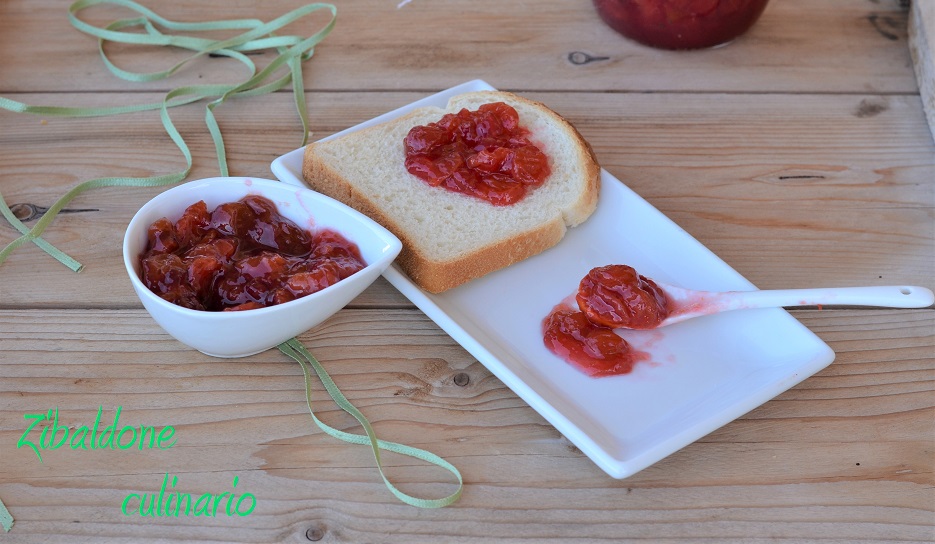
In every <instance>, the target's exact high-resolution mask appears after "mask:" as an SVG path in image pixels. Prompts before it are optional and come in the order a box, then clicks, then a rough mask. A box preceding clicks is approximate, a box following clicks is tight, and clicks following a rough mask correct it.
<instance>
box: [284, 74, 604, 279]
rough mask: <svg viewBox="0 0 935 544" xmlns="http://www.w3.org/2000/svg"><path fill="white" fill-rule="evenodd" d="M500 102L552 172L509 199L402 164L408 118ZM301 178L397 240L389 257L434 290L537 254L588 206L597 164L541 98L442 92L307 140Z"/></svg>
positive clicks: (426, 119)
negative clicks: (475, 192)
mask: <svg viewBox="0 0 935 544" xmlns="http://www.w3.org/2000/svg"><path fill="white" fill-rule="evenodd" d="M490 102H505V103H507V104H509V105H511V106H513V108H515V109H516V111H517V112H518V113H519V120H520V126H522V127H524V128H526V129H527V130H529V131H530V132H531V134H530V136H529V139H530V140H531V141H532V142H533V143H534V144H536V145H537V146H538V147H539V148H540V149H541V150H542V151H543V152H544V153H545V155H546V156H547V157H549V165H550V167H551V170H552V173H551V175H550V176H549V177H548V178H546V180H545V182H544V183H543V184H542V185H541V186H539V187H537V188H535V189H533V190H532V191H530V192H529V193H528V194H527V195H526V196H525V197H524V198H523V199H522V200H520V201H519V202H517V203H515V204H512V205H509V206H494V205H492V204H490V203H489V202H487V201H484V200H481V199H478V198H475V197H471V196H467V195H462V194H459V193H455V192H452V191H448V190H447V189H444V188H443V187H431V186H429V185H428V184H427V183H425V182H424V181H422V180H420V179H419V178H417V177H415V176H413V175H412V174H410V173H409V172H408V171H407V170H406V167H405V165H404V161H405V149H404V144H403V140H404V138H405V137H406V135H407V134H408V133H409V130H410V129H411V128H412V127H414V126H417V125H427V124H429V123H433V122H436V121H438V120H439V119H441V117H442V115H444V114H446V113H456V112H458V111H460V110H461V109H462V108H467V109H468V110H476V109H477V108H478V107H480V106H481V105H482V104H486V103H490ZM302 173H303V176H304V178H305V182H306V183H307V184H308V185H309V186H310V187H311V188H312V189H314V190H316V191H318V192H321V193H324V194H326V195H328V196H331V197H332V198H335V199H337V200H340V201H341V202H344V203H345V204H347V205H349V206H351V207H353V208H355V209H357V210H359V211H360V212H362V213H364V214H366V215H368V216H370V217H371V218H373V219H374V220H375V221H377V222H378V223H380V224H382V225H383V226H385V227H386V228H387V229H389V230H390V231H391V232H393V234H395V235H396V236H397V237H398V238H399V239H400V240H402V242H403V250H402V252H401V253H400V255H399V257H398V258H397V261H396V262H397V263H398V264H399V265H400V267H401V268H402V269H403V271H405V272H406V274H408V275H409V277H410V278H411V279H412V280H413V281H414V282H415V283H416V284H417V285H418V286H419V287H421V288H422V289H424V290H426V291H429V292H432V293H439V292H442V291H445V290H447V289H450V288H452V287H456V286H458V285H461V284H462V283H464V282H467V281H470V280H472V279H475V278H478V277H480V276H483V275H485V274H487V273H489V272H493V271H494V270H498V269H500V268H503V267H506V266H509V265H511V264H513V263H516V262H518V261H521V260H523V259H526V258H528V257H531V256H533V255H536V254H538V253H541V252H542V251H544V250H546V249H548V248H550V247H552V246H554V245H555V244H557V243H558V242H559V241H560V240H561V239H562V237H563V236H564V235H565V230H566V227H573V226H575V225H578V224H579V223H581V222H583V221H584V220H585V219H587V218H588V217H589V216H590V215H591V213H592V212H593V211H594V209H595V207H596V206H597V197H598V193H599V192H600V166H598V164H597V161H596V159H595V157H594V152H593V151H592V149H591V146H590V145H589V144H588V143H587V142H586V141H585V140H584V138H582V137H581V135H580V134H579V133H578V131H577V130H575V128H574V127H573V126H572V125H571V124H570V123H568V122H567V121H566V120H565V119H563V118H562V117H561V116H559V115H558V114H557V113H555V112H553V111H552V110H550V109H549V108H547V107H546V106H544V105H543V104H541V103H539V102H534V101H531V100H528V99H525V98H522V97H520V96H517V95H514V94H511V93H507V92H500V91H479V92H472V93H466V94H462V95H458V96H455V97H453V98H451V100H450V101H449V102H448V107H447V108H445V109H444V110H442V109H441V108H436V107H431V108H420V109H418V110H415V111H413V112H411V113H410V114H408V115H405V116H403V117H400V118H398V119H395V120H393V121H390V122H387V123H384V124H381V125H377V126H373V127H370V128H366V129H363V130H359V131H355V132H352V133H350V134H347V135H345V136H343V137H340V138H336V139H332V140H328V141H325V142H316V143H313V144H309V145H308V147H306V149H305V158H304V163H303V172H302Z"/></svg>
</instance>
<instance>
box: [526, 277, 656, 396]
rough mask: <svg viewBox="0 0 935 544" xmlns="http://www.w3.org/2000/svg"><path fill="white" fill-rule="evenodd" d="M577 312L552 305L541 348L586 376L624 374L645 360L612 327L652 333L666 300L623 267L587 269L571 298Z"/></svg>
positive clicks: (544, 321)
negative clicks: (575, 303) (576, 304)
mask: <svg viewBox="0 0 935 544" xmlns="http://www.w3.org/2000/svg"><path fill="white" fill-rule="evenodd" d="M575 299H576V301H577V303H578V309H577V310H576V309H574V308H570V307H568V306H564V305H559V306H556V307H555V308H554V309H553V310H552V312H551V313H550V314H549V315H548V316H547V317H546V318H545V319H544V320H543V322H542V329H543V341H544V342H545V346H546V347H547V348H548V349H549V351H551V352H552V353H554V354H555V355H558V356H559V357H561V358H562V359H563V360H564V361H566V362H568V363H569V364H571V365H573V366H575V367H576V368H578V369H579V370H581V371H582V372H584V373H585V374H587V375H588V376H593V377H603V376H616V375H619V374H627V373H629V372H630V371H631V370H633V365H635V364H636V363H637V362H639V361H643V360H646V359H648V355H647V354H646V353H643V352H639V351H635V350H633V349H632V348H631V346H630V344H629V343H628V342H627V341H626V340H624V339H623V338H621V337H620V336H618V335H617V334H616V333H615V332H614V330H613V329H614V328H617V327H626V328H630V329H652V328H655V327H656V326H657V325H659V323H661V322H662V320H663V319H665V318H666V316H667V315H668V306H669V302H668V297H666V295H665V292H664V291H663V290H662V289H660V288H659V286H658V285H656V284H655V283H654V282H653V281H652V280H650V279H649V278H646V277H643V276H641V275H639V274H637V273H636V270H634V269H633V268H631V267H629V266H626V265H609V266H602V267H598V268H594V269H592V270H591V271H590V272H588V274H587V275H586V276H585V277H584V279H582V280H581V283H580V285H579V287H578V294H577V295H576V297H575Z"/></svg>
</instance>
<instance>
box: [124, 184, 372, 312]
mask: <svg viewBox="0 0 935 544" xmlns="http://www.w3.org/2000/svg"><path fill="white" fill-rule="evenodd" d="M147 236H148V243H147V246H146V251H145V252H144V253H143V254H142V255H141V256H140V265H141V266H140V269H141V274H140V275H141V278H142V280H143V283H144V284H145V285H146V287H148V288H149V289H150V290H151V291H152V292H154V293H156V294H157V295H159V296H160V297H162V298H163V299H165V300H168V301H169V302H172V303H174V304H178V305H179V306H183V307H185V308H190V309H193V310H207V311H235V310H251V309H255V308H264V307H267V306H273V305H276V304H282V303H284V302H289V301H291V300H295V299H297V298H300V297H303V296H306V295H310V294H312V293H314V292H316V291H320V290H322V289H324V288H325V287H328V286H330V285H334V284H335V283H337V282H339V281H341V280H342V279H344V278H347V277H348V276H350V275H352V274H354V273H355V272H357V271H359V270H361V269H363V268H364V267H365V266H366V265H365V264H364V262H363V259H362V258H361V256H360V251H359V250H358V249H357V246H356V245H355V244H353V243H352V242H350V241H348V240H347V239H346V238H344V237H343V236H341V235H340V234H338V233H337V232H334V231H331V230H327V229H323V230H320V231H318V232H310V231H306V230H303V229H302V228H301V227H299V226H298V225H296V224H295V223H293V222H292V221H290V220H288V219H286V218H284V217H282V216H281V215H280V214H279V212H278V210H277V209H276V205H275V204H274V203H273V202H272V201H270V200H269V199H267V198H264V197H262V196H257V195H249V196H246V197H244V198H242V199H241V200H239V201H237V202H228V203H226V204H221V205H219V206H218V207H216V208H215V209H214V210H213V211H211V212H209V211H208V208H207V205H206V204H205V202H204V201H199V202H196V203H195V204H192V205H191V206H189V207H188V209H186V210H185V213H183V214H182V217H180V218H179V220H178V221H176V222H175V223H172V222H171V221H169V220H168V219H167V218H162V219H158V220H156V221H155V222H154V223H153V224H152V225H151V226H150V227H149V230H148V231H147Z"/></svg>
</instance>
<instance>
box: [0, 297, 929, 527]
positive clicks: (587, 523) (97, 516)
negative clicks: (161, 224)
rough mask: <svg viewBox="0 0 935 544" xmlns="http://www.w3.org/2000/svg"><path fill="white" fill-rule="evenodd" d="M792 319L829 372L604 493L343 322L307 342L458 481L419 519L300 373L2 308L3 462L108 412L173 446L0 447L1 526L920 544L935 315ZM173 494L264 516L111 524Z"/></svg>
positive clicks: (366, 328) (444, 352)
mask: <svg viewBox="0 0 935 544" xmlns="http://www.w3.org/2000/svg"><path fill="white" fill-rule="evenodd" d="M796 316H797V317H798V318H799V319H801V320H802V321H803V323H804V324H805V325H806V326H808V327H809V328H811V329H812V330H814V331H816V333H818V334H819V336H821V337H822V339H824V340H825V341H827V342H828V343H829V344H830V345H831V346H832V348H833V349H835V351H837V353H838V356H837V360H836V362H835V363H834V364H832V365H831V366H830V367H828V368H827V369H826V370H825V371H823V372H820V373H819V374H818V375H816V376H814V377H812V378H811V379H809V380H806V381H805V382H803V383H802V384H800V385H799V386H797V387H795V388H793V389H791V390H789V391H787V392H786V393H784V394H781V395H780V396H779V397H777V398H776V399H774V400H772V401H770V402H768V403H766V404H765V405H763V406H761V407H759V408H757V409H756V410H754V411H752V412H750V413H749V414H747V415H746V416H744V417H742V418H740V419H738V420H737V421H735V422H733V423H730V424H728V425H727V426H725V427H723V428H721V429H719V430H717V431H715V432H714V433H712V434H710V435H708V436H707V437H705V438H703V439H702V440H699V441H698V442H696V443H695V444H692V445H691V446H688V447H687V448H685V449H683V450H681V451H680V452H678V453H676V454H674V455H672V456H670V457H669V458H667V459H665V460H663V461H661V462H660V463H658V464H656V465H654V466H652V467H650V468H648V469H646V470H644V471H642V472H640V473H638V474H636V475H635V476H633V477H631V478H629V479H627V480H623V481H614V480H609V479H608V478H607V477H606V475H604V474H603V473H601V472H600V471H599V470H598V469H597V468H596V467H595V466H594V465H593V464H592V463H591V462H590V461H589V460H588V459H587V458H586V457H584V456H583V455H582V454H581V453H580V452H578V451H577V449H576V448H574V447H573V446H572V445H571V444H570V443H569V442H568V441H567V440H565V439H564V438H563V437H562V436H561V435H560V434H558V433H557V432H556V431H555V430H554V429H553V428H552V427H551V426H550V425H548V424H547V423H546V422H545V421H544V420H542V419H541V418H540V417H539V416H538V415H537V414H536V413H535V412H534V411H533V410H532V409H531V408H529V407H528V406H526V405H525V403H523V402H522V401H520V400H519V399H517V398H516V397H515V395H513V393H512V392H511V391H510V390H509V389H507V388H506V387H505V386H504V385H503V384H502V383H501V382H500V381H499V380H497V379H496V378H495V377H493V376H492V375H491V374H490V373H489V372H488V371H487V370H486V369H485V368H483V367H482V366H481V365H480V364H478V363H477V362H476V361H475V360H474V359H473V358H472V357H470V356H469V355H468V354H467V353H466V352H464V351H463V350H462V349H461V348H460V347H459V346H457V345H456V344H454V342H453V341H452V340H451V339H450V338H449V337H448V336H447V335H446V334H444V333H443V332H442V331H440V330H439V329H438V328H437V327H436V326H435V325H434V324H433V323H432V322H431V321H429V320H428V319H427V318H425V316H423V315H422V314H421V313H420V312H418V311H415V310H345V311H343V312H341V313H339V314H338V315H336V316H335V317H333V318H332V319H330V320H329V321H327V322H326V323H324V324H323V325H321V326H320V327H317V328H316V329H313V330H312V331H309V332H308V333H306V334H305V335H303V336H302V337H301V340H302V341H303V342H304V343H305V344H306V345H308V346H309V348H310V349H311V350H312V351H313V352H314V353H315V354H316V355H317V357H319V359H320V360H321V361H322V362H323V364H324V365H325V366H326V368H327V369H328V370H329V372H330V373H331V374H332V376H333V377H334V379H335V381H336V382H337V383H338V385H339V386H340V387H341V389H342V390H343V391H344V392H345V394H346V395H347V396H348V398H349V399H350V400H351V401H352V402H353V403H354V404H355V405H357V406H358V407H359V408H360V409H361V410H362V411H363V412H364V413H365V414H366V415H367V416H368V417H369V418H370V419H371V421H372V422H373V424H374V427H375V429H376V430H377V433H378V434H379V435H380V436H381V437H383V438H386V439H390V440H397V441H401V442H404V443H408V444H411V445H416V446H418V447H422V448H426V449H428V450H430V451H433V452H435V453H437V454H439V455H442V456H443V457H445V458H447V459H449V460H450V461H452V462H453V463H455V464H456V465H457V466H458V467H459V469H460V470H461V472H462V474H463V475H464V477H465V480H466V481H467V482H468V486H467V488H466V490H465V493H464V496H463V498H462V499H461V501H460V502H459V503H458V505H457V507H454V508H450V509H446V510H443V511H428V512H419V511H416V510H413V509H411V508H409V507H406V506H403V505H401V504H399V503H397V502H396V501H395V499H394V498H393V497H392V496H390V495H389V493H388V492H387V491H386V490H385V489H384V488H383V485H382V483H381V482H380V481H379V477H378V475H377V473H376V470H375V469H374V468H373V460H372V457H371V455H370V453H369V450H368V449H366V448H359V447H355V446H350V445H347V444H344V443H342V442H338V441H336V440H334V439H332V438H330V437H328V436H327V435H324V433H322V432H320V431H319V430H318V429H317V428H315V427H314V425H312V422H311V421H310V419H309V416H308V414H307V413H305V412H304V411H303V408H304V401H303V393H302V379H301V372H300V370H299V369H298V367H297V366H296V365H295V364H294V363H293V362H291V361H289V360H288V359H286V358H285V357H284V356H282V355H281V354H279V353H278V352H276V351H275V350H272V351H268V352H265V353H262V354H259V355H256V356H253V357H249V358H245V359H238V360H218V359H212V358H210V357H206V356H204V355H201V354H199V353H197V352H194V351H192V350H189V349H186V348H185V347H184V346H181V345H180V344H178V343H177V342H175V341H174V340H172V339H170V338H169V337H167V336H166V335H165V334H163V333H162V332H161V331H160V330H159V329H158V327H156V326H155V324H153V323H152V322H151V320H150V319H149V317H148V316H147V315H146V314H145V313H144V312H143V311H137V310H121V311H115V310H106V311H97V310H91V311H74V310H44V311H37V310H22V311H13V310H6V311H2V312H0V331H2V332H0V343H2V344H3V345H4V348H5V349H4V357H3V358H2V362H0V373H2V375H3V376H4V377H5V378H4V380H3V381H2V383H0V399H2V403H0V407H2V408H0V442H2V443H4V444H14V443H15V442H16V440H17V439H18V438H19V436H20V435H21V433H22V430H23V419H22V417H23V414H24V413H35V412H41V411H44V410H47V409H48V408H51V407H53V406H55V407H58V408H59V410H60V413H61V417H62V422H63V423H64V424H67V425H82V424H89V423H91V422H92V421H93V419H94V417H95V411H96V408H97V406H98V405H100V404H101V403H103V410H104V412H105V414H106V413H108V412H109V413H110V415H111V417H112V416H113V410H114V408H115V407H116V406H121V407H122V409H123V411H122V415H121V417H122V419H121V422H122V423H121V424H133V425H138V424H149V425H155V426H157V427H162V426H165V425H172V426H173V427H174V428H175V429H176V431H177V437H178V443H177V445H176V446H174V447H173V448H171V449H170V450H166V451H143V452H138V451H135V452H133V454H132V455H130V454H129V453H126V452H113V451H88V452H73V451H67V450H55V451H46V452H45V453H44V463H42V464H40V463H39V462H38V460H37V459H36V458H35V456H34V454H33V453H32V452H31V451H30V450H28V449H26V448H21V449H12V448H8V449H7V451H5V453H4V461H5V462H4V463H3V464H2V466H0V496H2V497H3V498H4V501H5V502H7V504H8V505H10V506H11V509H12V510H13V511H14V515H15V516H16V519H17V533H19V534H20V535H27V536H20V537H17V538H16V539H15V540H14V541H22V542H27V541H31V538H30V537H29V536H28V535H33V536H34V537H35V539H36V541H39V540H41V539H45V538H52V537H53V536H54V535H57V536H58V537H60V538H69V539H75V538H77V539H79V540H82V539H86V540H90V539H93V538H94V537H95V535H96V534H98V533H99V532H103V533H104V534H108V535H110V536H112V537H117V538H121V537H123V538H137V537H141V536H144V535H149V536H158V537H159V538H165V539H169V540H183V541H184V540H190V539H211V540H226V541H230V540H237V541H245V542H273V541H286V540H289V541H292V540H295V541H301V539H302V538H304V535H305V532H306V530H307V529H308V528H309V527H313V528H314V527H317V528H319V529H321V530H322V531H323V532H324V535H325V536H326V537H327V539H328V540H325V541H331V542H361V541H367V542H373V541H379V542H433V541H434V542H437V541H454V542H484V541H489V539H492V538H493V539H497V540H502V541H506V542H514V541H515V542H519V541H528V540H529V539H535V540H541V541H547V542H560V541H566V540H568V539H579V540H582V541H592V540H593V541H614V542H618V541H638V540H640V539H647V538H648V539H652V540H653V541H657V540H660V541H668V542H697V541H698V539H711V540H719V541H744V542H746V541H751V539H750V538H749V535H756V534H759V535H763V534H767V535H769V537H770V538H772V539H775V540H780V541H781V540H789V541H803V540H805V541H814V540H818V539H821V540H827V541H829V542H896V541H899V542H926V541H928V540H929V538H930V535H931V529H932V525H931V521H932V509H931V506H932V501H933V500H935V491H933V489H935V488H933V486H932V484H933V483H935V482H933V476H932V466H931V436H932V433H933V432H935V426H933V421H935V418H933V415H935V406H933V402H932V399H933V398H935V396H933V389H935V359H933V357H932V353H933V349H932V348H933V347H935V336H933V327H935V319H933V315H932V312H930V311H907V312H899V313H898V315H894V312H892V311H878V310H866V311H862V310H847V311H843V310H841V311H838V310H832V311H821V312H818V311H798V312H796ZM53 331H54V332H53ZM50 365H54V367H55V369H56V370H55V374H54V377H50V376H49V373H48V368H49V366H50ZM143 368H146V369H149V370H147V371H143V370H142V369H143ZM457 373H466V374H468V376H469V378H470V379H469V383H468V384H467V385H465V386H458V385H456V384H455V383H454V380H453V376H454V375H455V374H457ZM314 394H315V398H314V401H313V402H314V404H313V407H314V408H315V410H316V413H317V414H318V415H319V417H321V418H322V420H324V421H325V422H327V423H328V424H330V425H333V426H336V427H338V428H342V429H346V430H350V431H355V432H359V429H358V427H357V425H356V422H354V421H353V420H352V419H351V418H350V416H347V415H346V414H343V413H341V412H340V411H339V410H337V409H336V408H335V407H334V406H333V405H332V404H331V402H330V401H328V400H327V399H326V394H325V393H324V391H323V390H322V388H321V386H320V384H316V385H315V386H314ZM105 398H106V400H102V399H105ZM234 407H235V408H236V409H232V408H234ZM385 463H386V465H387V467H388V469H387V470H388V474H389V475H390V477H391V478H393V479H396V480H398V481H400V482H404V483H403V484H401V485H403V488H404V489H405V490H407V491H409V492H412V493H421V494H427V495H435V496H441V495H444V494H446V493H449V492H451V490H453V483H452V482H451V478H450V476H449V475H447V474H446V473H444V472H442V471H440V470H438V469H436V468H433V467H430V466H428V465H424V464H422V463H420V462H417V461H413V460H411V459H408V458H402V457H400V456H397V455H392V454H389V455H387V456H386V458H385ZM739 467H743V468H742V469H740V468H739ZM166 473H168V474H170V475H173V476H177V477H178V482H179V483H178V485H177V488H178V489H181V490H182V491H183V492H190V493H193V494H200V493H205V492H212V493H215V492H220V491H230V489H231V487H230V482H231V480H232V478H233V476H234V475H237V476H238V477H239V479H240V483H239V486H238V490H242V491H243V492H250V493H253V494H255V495H256V497H257V505H258V506H257V509H256V511H255V512H254V513H252V514H250V516H248V517H244V518H236V517H235V518H227V517H222V518H218V519H211V520H206V519H203V518H187V519H186V518H184V517H180V518H178V519H175V518H173V519H171V520H169V519H165V518H162V519H160V518H156V519H154V520H150V519H146V520H143V521H141V520H140V518H139V517H123V516H122V514H121V513H120V503H121V501H122V500H123V498H124V497H125V496H126V495H127V494H128V493H132V492H136V493H144V492H157V491H158V488H159V485H160V483H161V482H162V478H163V477H164V475H165V474H166ZM753 475H755V477H754V476H753ZM478 520H484V523H479V522H478ZM390 528H393V529H390Z"/></svg>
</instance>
